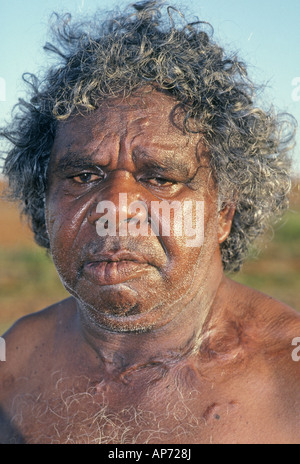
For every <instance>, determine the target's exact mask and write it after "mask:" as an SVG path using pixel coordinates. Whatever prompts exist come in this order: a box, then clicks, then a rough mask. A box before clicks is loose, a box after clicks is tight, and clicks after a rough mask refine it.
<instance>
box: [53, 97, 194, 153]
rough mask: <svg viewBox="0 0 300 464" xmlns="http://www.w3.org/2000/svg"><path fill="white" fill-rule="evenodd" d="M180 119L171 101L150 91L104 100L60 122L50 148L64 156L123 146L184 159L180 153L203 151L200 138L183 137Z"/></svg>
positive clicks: (181, 120) (180, 109) (179, 112)
mask: <svg viewBox="0 0 300 464" xmlns="http://www.w3.org/2000/svg"><path fill="white" fill-rule="evenodd" d="M183 118H184V115H183V110H182V107H181V105H180V103H179V102H178V101H176V100H175V99H174V98H173V97H171V96H169V95H167V94H165V93H163V92H160V91H157V90H154V89H152V90H141V91H139V92H136V93H135V94H133V95H131V96H130V97H128V98H126V99H125V98H123V99H122V98H110V99H106V100H104V101H102V102H100V104H99V106H98V108H97V109H96V110H94V111H92V112H91V113H89V114H86V115H84V116H83V115H82V116H81V115H79V116H72V117H70V118H69V119H68V120H67V121H65V122H60V123H59V125H58V130H57V134H56V138H55V142H54V147H53V148H54V151H59V152H66V151H78V149H80V150H82V149H83V147H84V150H85V151H87V152H89V154H90V153H94V152H96V151H97V150H98V149H101V151H102V152H104V151H106V150H108V151H109V150H110V149H111V147H112V146H115V145H118V144H119V145H120V144H121V143H123V144H125V145H127V146H131V147H132V148H135V147H142V148H143V149H147V148H149V147H150V148H151V150H153V151H157V152H158V153H159V152H160V151H165V152H170V153H172V152H173V153H175V152H176V154H177V156H178V155H179V156H180V154H181V153H182V156H183V155H184V153H183V149H185V150H184V151H186V150H188V151H191V150H192V151H193V153H194V154H195V155H196V151H198V150H200V148H202V150H203V146H202V144H201V143H200V140H201V136H200V134H186V133H185V132H184V131H183ZM107 153H108V152H107ZM193 158H194V160H195V158H196V157H193ZM191 161H192V160H191Z"/></svg>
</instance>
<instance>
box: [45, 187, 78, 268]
mask: <svg viewBox="0 0 300 464" xmlns="http://www.w3.org/2000/svg"><path fill="white" fill-rule="evenodd" d="M60 198H63V196H62V197H60ZM86 208H87V206H86V205H81V206H79V205H75V204H74V202H72V203H71V202H67V201H61V200H60V201H56V198H55V196H52V197H50V198H49V200H48V201H47V202H46V215H45V216H46V225H47V230H48V235H49V239H50V250H51V253H52V256H53V259H54V261H55V262H57V263H68V264H70V263H71V262H72V258H74V257H76V254H75V253H74V252H72V250H73V249H75V244H76V240H77V237H78V235H79V233H80V231H81V229H82V227H84V224H85V223H86Z"/></svg>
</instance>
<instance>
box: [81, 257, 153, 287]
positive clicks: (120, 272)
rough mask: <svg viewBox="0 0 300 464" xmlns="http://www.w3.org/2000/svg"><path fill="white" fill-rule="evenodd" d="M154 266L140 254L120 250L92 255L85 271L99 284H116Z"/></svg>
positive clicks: (85, 266)
mask: <svg viewBox="0 0 300 464" xmlns="http://www.w3.org/2000/svg"><path fill="white" fill-rule="evenodd" d="M152 267H153V266H152V265H151V264H150V263H149V262H147V260H145V258H144V257H143V256H141V255H139V254H136V253H132V252H128V251H124V250H120V251H118V252H115V253H102V254H100V255H96V256H93V257H91V258H90V259H89V260H88V261H87V262H86V264H85V265H84V273H85V274H86V275H87V277H88V278H89V279H90V280H91V281H93V282H95V284H97V285H116V284H120V283H123V282H126V281H128V280H131V279H134V278H136V277H138V276H139V275H140V274H141V273H143V272H147V271H149V270H150V269H151V268H152Z"/></svg>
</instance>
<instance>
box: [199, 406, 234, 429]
mask: <svg viewBox="0 0 300 464" xmlns="http://www.w3.org/2000/svg"><path fill="white" fill-rule="evenodd" d="M236 407H237V402H236V401H230V402H229V403H222V404H219V403H211V404H210V405H208V406H207V408H206V409H205V411H204V413H203V414H202V417H203V419H204V421H205V424H206V425H208V424H209V423H211V422H213V421H219V420H220V419H221V418H222V417H224V416H225V415H228V414H229V412H231V411H232V410H233V409H235V408H236Z"/></svg>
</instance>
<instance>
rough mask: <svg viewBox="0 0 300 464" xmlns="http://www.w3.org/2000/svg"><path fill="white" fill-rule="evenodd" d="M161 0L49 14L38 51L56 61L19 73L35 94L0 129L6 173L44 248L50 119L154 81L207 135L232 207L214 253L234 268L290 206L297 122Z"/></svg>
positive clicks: (188, 125) (200, 28) (204, 30)
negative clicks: (263, 102) (102, 14)
mask: <svg viewBox="0 0 300 464" xmlns="http://www.w3.org/2000/svg"><path fill="white" fill-rule="evenodd" d="M164 3H165V2H162V1H144V2H140V3H136V4H134V5H132V6H130V9H129V10H127V9H126V10H125V11H124V12H123V13H122V14H121V13H119V14H115V15H114V16H112V17H109V18H108V19H107V20H105V21H98V20H97V17H95V19H96V20H94V21H92V20H91V21H85V22H82V23H76V24H74V25H73V24H72V22H71V21H70V19H71V18H70V15H66V16H64V17H62V18H60V17H59V16H58V15H56V21H55V28H53V33H54V41H53V43H52V44H49V43H47V44H46V45H45V47H44V48H45V49H46V50H47V51H50V52H54V53H55V54H56V55H58V56H59V60H58V64H57V65H55V66H53V67H51V68H50V69H49V70H48V71H47V73H46V75H45V77H44V79H43V80H42V81H41V82H39V81H38V79H37V77H36V76H34V75H32V74H26V75H24V76H23V79H24V80H25V81H26V82H27V83H28V84H29V85H30V88H31V92H32V95H31V98H30V100H29V101H24V100H19V104H18V107H19V109H20V110H21V111H20V112H19V114H17V116H15V118H14V120H13V122H12V125H11V126H9V127H8V128H6V129H3V130H2V131H1V133H0V135H1V136H2V137H6V139H8V140H9V141H11V142H12V143H13V147H12V148H11V150H10V151H9V152H8V154H7V157H6V159H5V164H4V174H5V175H6V176H8V178H9V187H10V192H11V196H12V198H13V199H15V200H19V201H20V202H21V205H22V211H23V212H24V213H25V215H27V217H28V218H29V219H30V222H31V226H32V229H33V231H34V234H35V240H36V242H37V243H38V244H39V245H41V246H43V247H46V248H49V239H48V235H47V231H46V226H45V218H44V198H45V192H46V186H47V166H48V162H49V156H50V152H51V148H52V145H53V141H54V137H55V132H56V127H57V123H58V122H59V121H60V120H65V119H67V118H68V117H69V116H70V115H72V114H74V113H75V112H82V111H83V110H88V111H92V110H94V109H95V108H96V107H97V103H99V99H100V100H101V99H105V98H107V97H112V96H119V95H120V94H121V95H124V96H127V95H130V94H131V93H132V92H133V91H135V90H136V89H138V88H139V87H141V86H144V85H149V84H150V85H156V86H159V87H160V88H161V89H164V90H165V91H168V92H169V93H170V94H171V95H173V96H174V97H176V99H177V100H179V101H180V102H182V106H183V108H184V110H185V118H184V128H185V130H186V131H192V132H201V133H202V134H204V137H205V143H206V144H207V147H208V148H209V152H210V163H211V168H212V173H213V175H214V177H215V179H216V181H217V184H218V188H219V192H220V198H221V199H222V204H223V206H224V204H228V203H230V202H234V203H235V205H236V211H235V215H234V218H233V224H232V229H231V233H230V235H229V236H228V238H227V239H226V240H225V241H224V242H223V243H222V244H221V253H222V260H223V267H224V270H227V271H237V270H238V269H239V268H240V266H241V263H242V261H243V260H244V258H245V256H246V254H247V251H248V249H249V246H250V245H251V244H252V242H253V241H254V239H255V238H256V237H257V236H259V235H260V234H261V233H262V232H263V231H264V229H265V227H266V225H267V224H268V223H269V219H270V218H271V217H273V216H274V215H277V214H278V213H281V212H282V211H283V210H284V209H286V207H287V206H288V193H289V189H290V175H289V172H290V165H291V162H290V157H289V151H290V149H291V147H292V145H293V141H294V132H295V122H294V120H293V119H292V117H290V116H289V115H286V116H284V117H283V116H282V115H281V116H280V115H276V114H275V112H274V111H273V110H272V109H271V110H268V111H264V110H263V109H261V108H258V107H256V106H255V103H254V98H255V90H256V89H255V86H254V85H253V84H252V82H251V81H250V80H249V78H248V75H247V72H246V68H245V65H244V64H243V63H242V62H240V61H239V60H238V58H237V56H236V55H235V54H232V55H231V56H226V55H225V52H224V50H223V49H222V48H221V47H220V46H219V45H217V44H216V43H214V41H213V40H212V35H213V34H212V28H211V26H210V25H208V24H207V23H204V22H202V21H196V22H193V23H187V22H186V20H185V19H184V16H183V15H182V14H181V13H180V12H178V11H177V10H176V9H175V8H174V7H171V6H168V7H167V8H166V10H165V11H166V14H165V16H164V15H163V14H162V11H163V6H164ZM174 11H176V12H177V13H174ZM176 15H177V18H178V19H179V21H178V22H179V24H176V22H175V20H174V16H176Z"/></svg>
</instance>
